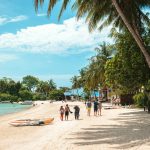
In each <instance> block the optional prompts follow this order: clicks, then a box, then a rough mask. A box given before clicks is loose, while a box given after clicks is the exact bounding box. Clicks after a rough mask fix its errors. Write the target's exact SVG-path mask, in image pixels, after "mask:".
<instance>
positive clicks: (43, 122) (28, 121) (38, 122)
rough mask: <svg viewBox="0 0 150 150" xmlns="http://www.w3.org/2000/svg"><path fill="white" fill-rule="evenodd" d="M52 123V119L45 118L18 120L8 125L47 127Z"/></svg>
mask: <svg viewBox="0 0 150 150" xmlns="http://www.w3.org/2000/svg"><path fill="white" fill-rule="evenodd" d="M53 121H54V118H46V119H20V120H15V121H11V122H10V123H9V124H10V125H12V126H16V127H18V126H40V125H48V124H50V123H52V122H53Z"/></svg>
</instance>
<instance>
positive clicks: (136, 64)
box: [105, 31, 150, 93]
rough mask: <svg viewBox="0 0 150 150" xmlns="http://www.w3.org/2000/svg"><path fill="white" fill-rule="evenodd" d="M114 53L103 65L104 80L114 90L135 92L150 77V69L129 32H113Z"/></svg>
mask: <svg viewBox="0 0 150 150" xmlns="http://www.w3.org/2000/svg"><path fill="white" fill-rule="evenodd" d="M114 36H115V40H116V44H115V45H114V47H115V49H116V51H117V52H116V55H115V56H114V57H113V58H112V59H111V60H109V61H107V63H106V66H105V70H106V71H105V77H106V82H107V84H108V85H109V86H111V87H112V88H113V89H114V90H118V89H119V90H121V91H122V93H135V92H137V91H139V89H140V88H141V87H142V86H144V85H146V84H147V82H148V80H149V79H150V69H149V67H148V65H147V63H146V62H145V59H144V57H143V55H142V54H141V52H140V49H139V47H138V46H137V45H136V43H135V41H134V39H133V38H132V37H131V35H130V34H129V32H127V31H126V32H125V33H115V35H114Z"/></svg>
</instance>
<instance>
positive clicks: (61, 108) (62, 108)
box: [60, 106, 65, 121]
mask: <svg viewBox="0 0 150 150" xmlns="http://www.w3.org/2000/svg"><path fill="white" fill-rule="evenodd" d="M64 113H65V109H64V107H63V106H61V107H60V119H61V121H63V119H64Z"/></svg>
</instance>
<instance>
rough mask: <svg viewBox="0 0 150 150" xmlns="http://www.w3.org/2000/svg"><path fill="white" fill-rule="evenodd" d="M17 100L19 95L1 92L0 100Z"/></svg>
mask: <svg viewBox="0 0 150 150" xmlns="http://www.w3.org/2000/svg"><path fill="white" fill-rule="evenodd" d="M17 100H18V97H17V96H13V95H10V94H6V93H1V94H0V101H11V102H17Z"/></svg>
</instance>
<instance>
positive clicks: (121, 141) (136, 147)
mask: <svg viewBox="0 0 150 150" xmlns="http://www.w3.org/2000/svg"><path fill="white" fill-rule="evenodd" d="M65 104H69V106H70V109H71V111H73V107H74V106H75V105H76V104H77V105H79V106H80V109H81V113H80V120H75V119H74V115H73V114H70V116H69V120H68V121H60V118H59V108H60V106H61V105H64V106H65ZM47 117H54V118H55V120H54V122H53V123H52V124H50V125H45V126H24V127H13V126H11V125H9V124H8V123H9V122H10V121H13V120H16V119H28V118H30V119H36V118H47ZM0 120H1V122H0V139H1V140H0V150H33V149H35V150H118V149H121V150H122V149H130V150H149V149H150V134H149V133H150V117H149V114H147V113H146V112H143V110H142V109H129V108H122V107H118V108H116V109H104V108H103V109H102V116H93V110H92V112H91V116H90V117H88V116H87V114H86V109H85V104H84V103H82V102H67V103H62V102H54V103H49V102H43V104H42V102H38V103H37V105H36V106H34V107H32V108H29V109H27V110H24V111H21V112H17V113H13V114H8V115H4V116H0Z"/></svg>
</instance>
